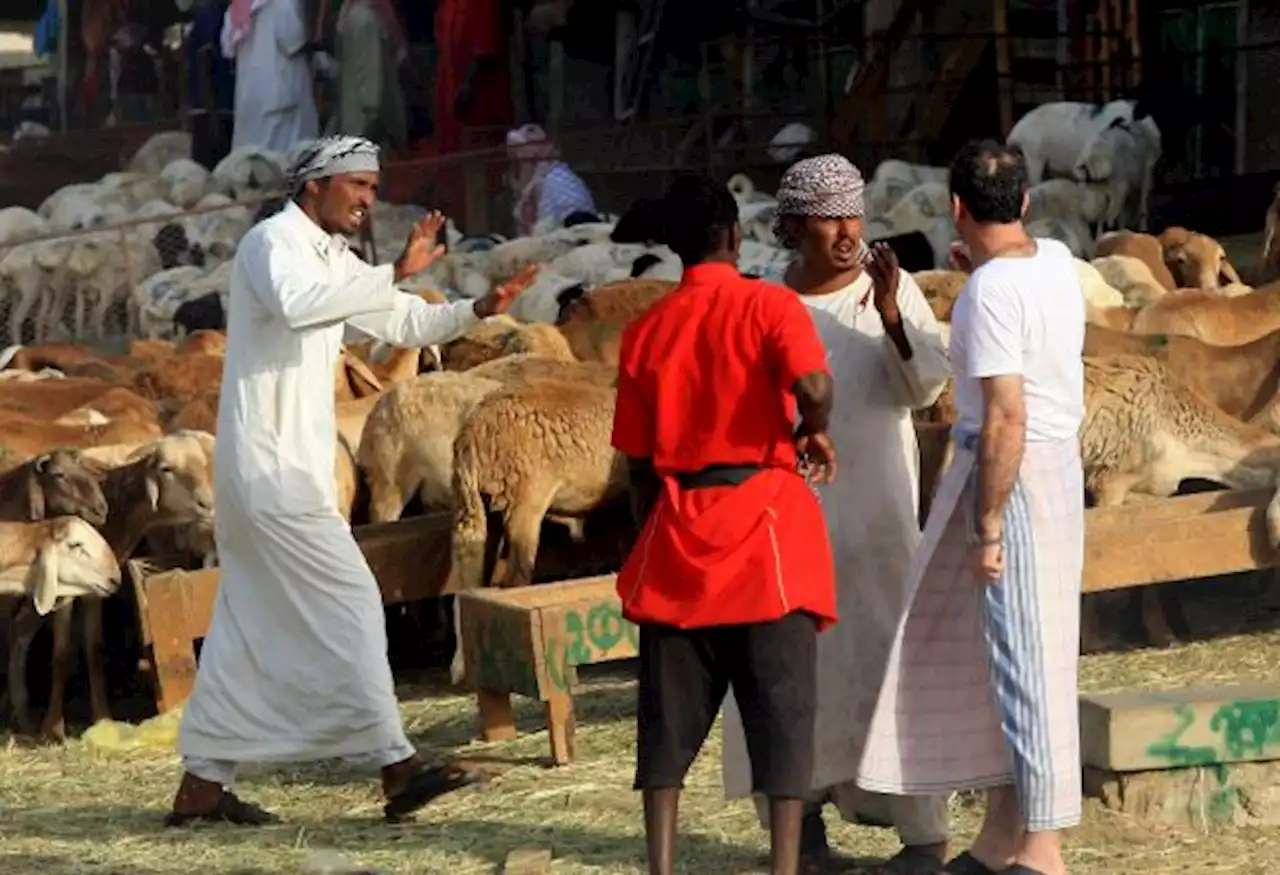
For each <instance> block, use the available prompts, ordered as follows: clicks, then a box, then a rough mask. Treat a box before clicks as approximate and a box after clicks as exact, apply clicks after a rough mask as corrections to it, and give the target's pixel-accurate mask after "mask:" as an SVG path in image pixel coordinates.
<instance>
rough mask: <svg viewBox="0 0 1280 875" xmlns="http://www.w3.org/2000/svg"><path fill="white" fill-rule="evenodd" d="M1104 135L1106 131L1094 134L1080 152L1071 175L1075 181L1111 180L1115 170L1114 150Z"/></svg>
mask: <svg viewBox="0 0 1280 875" xmlns="http://www.w3.org/2000/svg"><path fill="white" fill-rule="evenodd" d="M1108 130H1109V129H1108ZM1104 133H1106V131H1099V132H1098V133H1096V134H1094V135H1093V136H1092V137H1090V138H1089V140H1088V142H1086V143H1085V145H1084V148H1083V149H1081V150H1080V157H1079V158H1077V159H1076V166H1075V168H1074V169H1073V171H1072V174H1071V175H1072V176H1074V177H1075V179H1076V181H1078V182H1086V183H1087V182H1104V181H1106V180H1108V179H1110V178H1111V174H1112V172H1113V171H1114V170H1115V160H1114V159H1115V150H1114V148H1113V146H1112V143H1111V141H1110V138H1109V137H1104V136H1103V134H1104Z"/></svg>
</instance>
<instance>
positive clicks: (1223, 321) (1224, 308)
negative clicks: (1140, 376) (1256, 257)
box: [1090, 283, 1280, 346]
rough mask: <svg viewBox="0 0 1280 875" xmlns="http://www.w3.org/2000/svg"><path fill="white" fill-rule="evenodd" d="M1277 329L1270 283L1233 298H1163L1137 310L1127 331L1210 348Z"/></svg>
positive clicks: (1278, 311)
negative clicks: (1187, 339)
mask: <svg viewBox="0 0 1280 875" xmlns="http://www.w3.org/2000/svg"><path fill="white" fill-rule="evenodd" d="M1090 321H1094V320H1093V319H1091V320H1090ZM1109 327H1116V326H1109ZM1278 328H1280V283H1272V284H1271V285H1269V286H1262V287H1261V288H1259V289H1257V290H1256V291H1254V292H1253V293H1252V294H1248V295H1240V296H1238V297H1234V298H1228V297H1223V296H1221V295H1215V294H1213V293H1210V292H1179V293H1177V294H1175V295H1165V296H1164V297H1163V298H1161V299H1160V300H1158V301H1154V302H1152V303H1151V304H1148V305H1147V306H1145V307H1143V308H1142V309H1141V310H1139V311H1138V312H1137V313H1136V314H1135V315H1134V318H1133V325H1132V327H1131V328H1130V329H1129V330H1131V331H1133V332H1134V333H1135V334H1177V335H1181V336H1183V337H1194V338H1196V339H1198V340H1200V341H1201V342H1203V343H1208V344H1211V345H1213V346H1241V345H1243V344H1246V343H1250V342H1252V341H1254V340H1257V339H1258V338H1260V337H1263V336H1265V335H1267V334H1270V333H1271V332H1272V331H1275V330H1276V329H1278Z"/></svg>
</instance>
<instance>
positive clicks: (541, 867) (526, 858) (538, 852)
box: [502, 848, 551, 875]
mask: <svg viewBox="0 0 1280 875" xmlns="http://www.w3.org/2000/svg"><path fill="white" fill-rule="evenodd" d="M550 871H551V852H550V851H544V850H542V849H540V848H517V849H516V850H514V851H512V852H511V853H509V854H507V859H506V861H505V862H504V863H503V864H502V875H547V873H549V872H550Z"/></svg>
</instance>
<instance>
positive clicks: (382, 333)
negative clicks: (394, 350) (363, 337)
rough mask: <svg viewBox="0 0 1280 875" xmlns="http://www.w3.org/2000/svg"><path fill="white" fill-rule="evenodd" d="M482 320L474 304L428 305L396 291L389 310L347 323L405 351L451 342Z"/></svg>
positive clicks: (462, 302)
mask: <svg viewBox="0 0 1280 875" xmlns="http://www.w3.org/2000/svg"><path fill="white" fill-rule="evenodd" d="M353 257H354V256H353ZM479 321H480V317H479V316H478V315H477V314H476V302H475V301H472V300H462V301H455V302H453V303H451V304H428V303H427V302H426V301H424V300H422V299H421V298H419V297H418V296H417V295H412V294H409V293H408V292H397V294H396V300H395V306H394V307H393V308H392V309H391V310H390V311H388V312H383V313H366V314H364V315H361V316H354V317H352V318H351V319H349V320H347V324H348V325H349V326H351V327H352V328H355V329H357V330H358V331H361V332H363V333H364V334H367V335H369V336H371V337H374V338H376V339H378V340H381V341H383V342H384V343H389V344H391V345H392V346H398V347H402V348H404V347H412V346H431V345H432V344H436V343H448V342H449V341H451V340H453V339H455V338H457V337H460V336H462V335H463V334H464V333H465V332H467V331H468V330H469V329H470V328H471V327H472V326H474V325H476V324H477V323H478V322H479Z"/></svg>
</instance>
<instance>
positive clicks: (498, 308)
mask: <svg viewBox="0 0 1280 875" xmlns="http://www.w3.org/2000/svg"><path fill="white" fill-rule="evenodd" d="M541 270H542V265H540V264H530V265H528V266H527V267H525V269H524V270H522V271H520V272H519V273H518V274H516V275H515V276H513V277H512V278H511V279H509V280H507V281H506V282H505V283H499V284H498V285H496V286H494V287H493V288H491V289H490V290H489V294H487V295H485V296H484V297H483V298H478V299H476V303H475V310H476V315H477V316H478V317H480V318H481V319H487V318H488V317H490V316H493V315H494V314H496V313H505V312H507V310H508V309H510V307H511V304H512V303H513V302H514V301H515V299H516V298H518V297H520V294H521V293H522V292H523V291H524V290H525V289H527V288H529V286H531V285H533V283H534V280H536V279H537V278H538V273H539V272H540V271H541Z"/></svg>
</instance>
